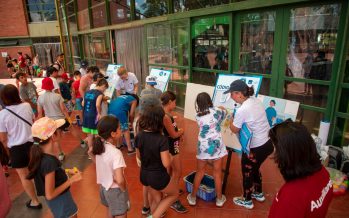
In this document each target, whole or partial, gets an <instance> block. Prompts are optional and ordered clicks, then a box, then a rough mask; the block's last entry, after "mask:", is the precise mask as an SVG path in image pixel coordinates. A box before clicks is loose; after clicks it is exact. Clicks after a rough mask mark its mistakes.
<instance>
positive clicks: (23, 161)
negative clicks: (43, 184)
mask: <svg viewBox="0 0 349 218" xmlns="http://www.w3.org/2000/svg"><path fill="white" fill-rule="evenodd" d="M0 97H1V100H2V102H3V104H4V105H5V109H3V110H1V111H0V141H1V143H2V144H3V145H4V146H5V148H6V147H8V148H9V151H10V152H9V153H10V159H11V165H12V168H14V169H16V171H17V173H18V176H19V178H20V180H21V183H22V185H23V188H24V190H25V192H26V193H27V194H28V195H29V197H30V199H31V200H29V201H28V202H27V203H26V206H27V207H28V208H30V209H41V208H42V205H41V204H40V202H39V200H38V197H37V196H36V194H35V187H34V183H33V181H32V180H27V179H26V176H27V175H28V172H29V171H28V164H29V151H30V148H31V146H32V145H33V137H32V133H31V125H32V124H33V119H34V114H33V111H32V108H31V106H30V104H29V103H23V102H22V101H21V99H20V97H19V92H18V89H17V88H16V86H14V85H11V84H9V85H6V86H5V87H4V88H3V89H2V91H1V95H0Z"/></svg>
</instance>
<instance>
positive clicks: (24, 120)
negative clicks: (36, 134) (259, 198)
mask: <svg viewBox="0 0 349 218" xmlns="http://www.w3.org/2000/svg"><path fill="white" fill-rule="evenodd" d="M5 109H6V110H7V111H9V112H10V113H11V114H13V115H15V116H16V117H18V118H19V119H21V120H23V122H25V123H26V124H28V125H29V126H32V124H31V123H29V122H28V121H27V120H26V119H24V118H23V117H20V116H19V115H18V114H16V113H15V112H13V111H12V110H10V109H8V108H5Z"/></svg>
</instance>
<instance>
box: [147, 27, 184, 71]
mask: <svg viewBox="0 0 349 218" xmlns="http://www.w3.org/2000/svg"><path fill="white" fill-rule="evenodd" d="M188 33H189V25H188V22H187V21H185V20H184V21H177V22H175V23H172V24H169V23H162V24H153V25H149V26H148V27H147V47H148V62H149V63H152V64H167V65H176V66H177V65H180V66H188V58H189V51H188V49H189V35H188Z"/></svg>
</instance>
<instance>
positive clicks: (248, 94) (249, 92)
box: [241, 86, 254, 98]
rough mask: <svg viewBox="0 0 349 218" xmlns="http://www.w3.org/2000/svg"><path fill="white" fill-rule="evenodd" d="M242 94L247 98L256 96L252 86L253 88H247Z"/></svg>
mask: <svg viewBox="0 0 349 218" xmlns="http://www.w3.org/2000/svg"><path fill="white" fill-rule="evenodd" d="M241 93H242V95H243V96H245V97H247V98H248V97H251V96H253V95H254V88H253V86H251V87H249V86H247V88H246V90H245V91H243V92H241Z"/></svg>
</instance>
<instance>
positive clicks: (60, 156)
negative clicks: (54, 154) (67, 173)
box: [58, 152, 65, 161]
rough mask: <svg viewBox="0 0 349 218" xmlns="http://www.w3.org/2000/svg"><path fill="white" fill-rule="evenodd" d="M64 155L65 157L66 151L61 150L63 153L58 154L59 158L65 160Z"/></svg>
mask: <svg viewBox="0 0 349 218" xmlns="http://www.w3.org/2000/svg"><path fill="white" fill-rule="evenodd" d="M64 157H65V155H64V153H63V152H61V153H59V155H58V160H60V161H63V160H64Z"/></svg>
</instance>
